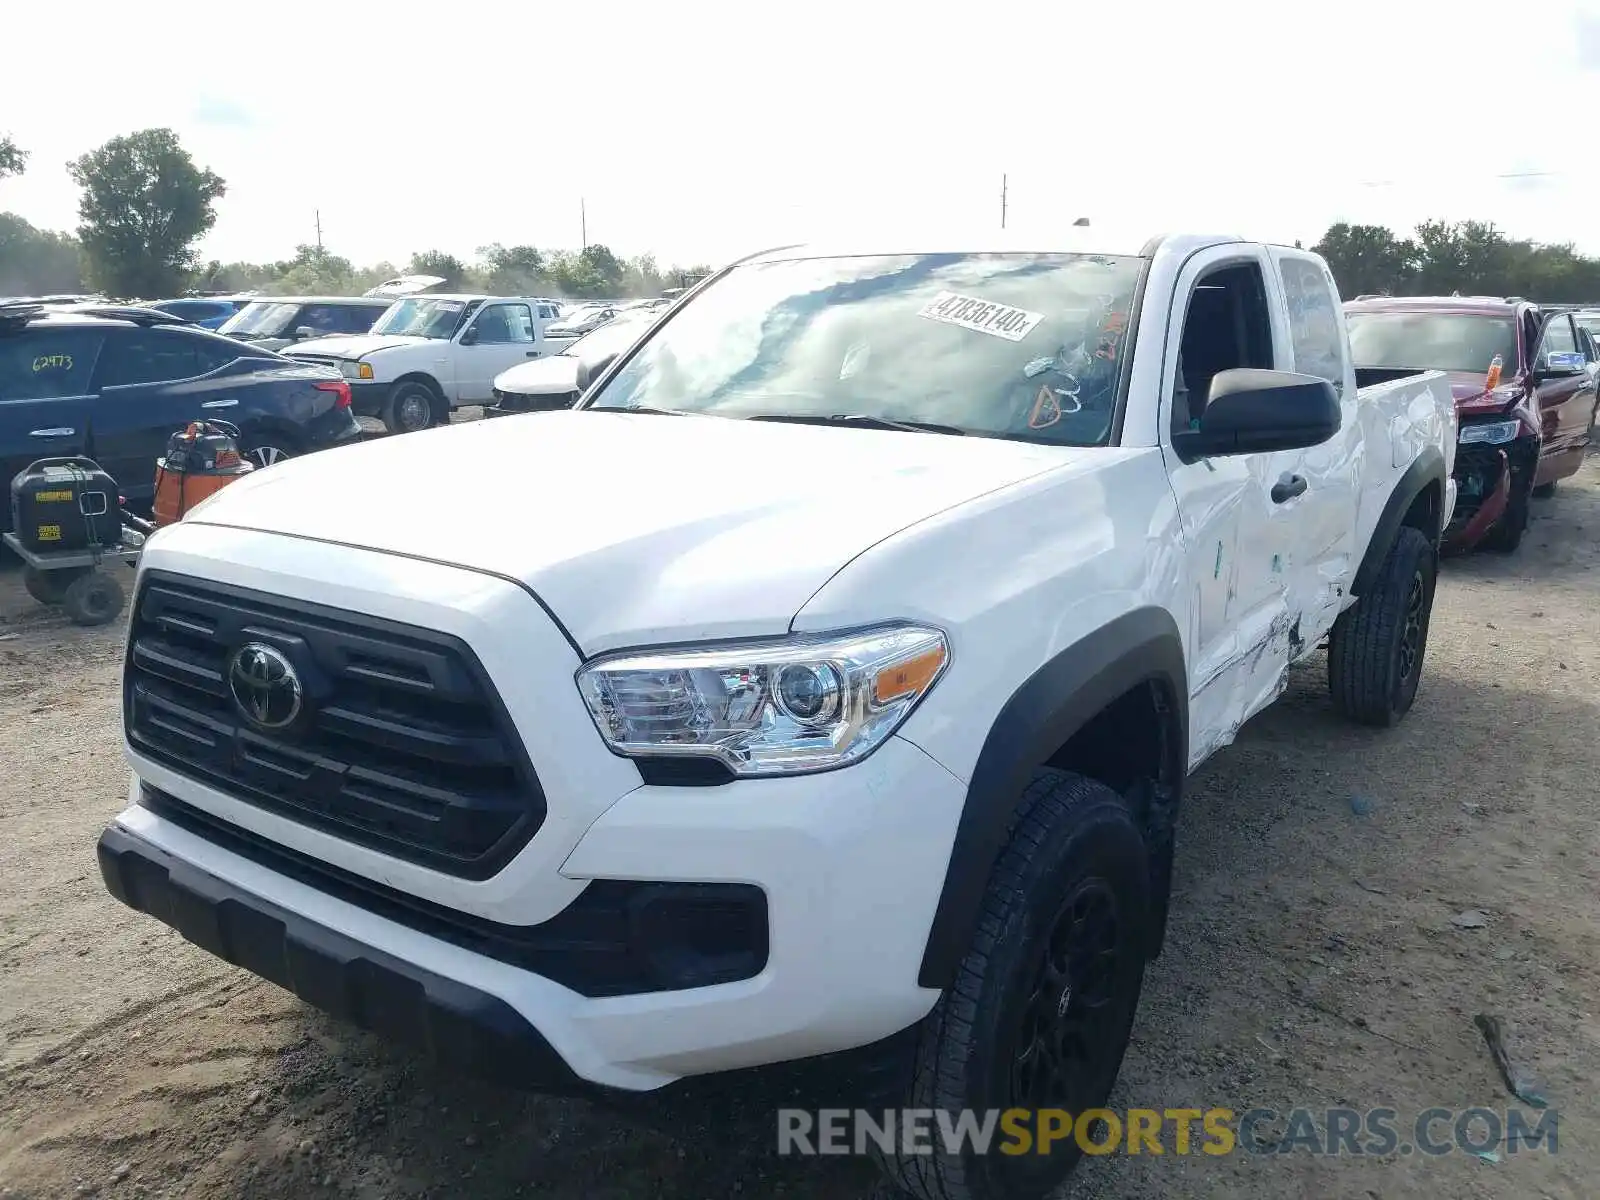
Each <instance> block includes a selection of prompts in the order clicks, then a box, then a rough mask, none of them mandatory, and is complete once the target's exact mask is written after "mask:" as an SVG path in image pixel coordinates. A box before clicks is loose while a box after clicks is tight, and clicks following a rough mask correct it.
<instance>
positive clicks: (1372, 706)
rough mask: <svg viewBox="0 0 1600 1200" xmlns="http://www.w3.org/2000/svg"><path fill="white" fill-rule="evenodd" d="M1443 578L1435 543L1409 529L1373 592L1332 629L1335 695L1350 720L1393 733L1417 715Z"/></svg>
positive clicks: (1331, 681) (1331, 677) (1330, 664)
mask: <svg viewBox="0 0 1600 1200" xmlns="http://www.w3.org/2000/svg"><path fill="white" fill-rule="evenodd" d="M1438 572H1439V556H1438V554H1437V553H1436V552H1435V550H1434V546H1433V543H1432V542H1431V541H1429V540H1428V537H1427V535H1426V534H1424V533H1423V532H1422V531H1421V530H1420V529H1414V528H1412V527H1411V526H1409V525H1403V526H1401V528H1400V533H1399V535H1398V536H1397V537H1396V538H1395V540H1394V545H1392V546H1390V547H1389V554H1388V556H1387V557H1386V558H1385V559H1384V560H1383V568H1382V569H1381V570H1380V571H1379V573H1378V577H1377V579H1375V580H1374V581H1373V583H1372V588H1371V590H1370V591H1368V592H1367V594H1366V595H1364V596H1362V597H1361V599H1360V600H1359V601H1358V602H1357V603H1356V605H1355V607H1354V608H1351V609H1348V610H1347V611H1345V612H1344V613H1342V614H1340V616H1339V619H1338V620H1337V621H1335V622H1334V623H1333V632H1332V633H1331V634H1330V635H1329V637H1328V691H1329V692H1330V693H1331V694H1332V696H1333V703H1334V707H1336V708H1338V709H1339V711H1340V712H1342V713H1343V714H1344V715H1345V716H1347V717H1349V718H1350V719H1351V720H1353V721H1358V722H1360V723H1361V724H1363V725H1373V726H1377V727H1380V728H1387V727H1388V726H1390V725H1393V724H1395V722H1397V721H1399V720H1400V718H1401V717H1403V716H1405V715H1406V713H1407V712H1408V711H1409V710H1410V708H1411V704H1412V701H1414V700H1415V699H1416V698H1417V684H1418V683H1419V682H1420V681H1421V679H1422V660H1423V657H1424V655H1425V654H1426V652H1427V649H1428V622H1429V619H1430V618H1431V617H1432V615H1433V592H1434V586H1435V584H1436V583H1437V581H1438Z"/></svg>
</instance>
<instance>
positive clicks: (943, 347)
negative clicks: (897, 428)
mask: <svg viewBox="0 0 1600 1200" xmlns="http://www.w3.org/2000/svg"><path fill="white" fill-rule="evenodd" d="M1144 262H1145V260H1144V259H1141V258H1137V257H1105V256H1102V255H1091V254H1048V255H1047V254H939V255H905V256H897V257H893V258H889V257H863V258H819V259H801V260H791V261H786V262H772V263H761V264H753V265H749V266H743V267H738V268H736V269H734V270H733V271H730V272H729V273H728V274H727V275H726V276H724V277H723V278H722V279H721V280H719V281H718V282H717V283H716V284H714V285H712V286H711V287H709V288H707V289H706V290H705V291H703V292H701V293H700V295H699V296H698V297H697V298H696V299H695V300H694V301H693V302H692V303H690V304H688V305H687V306H685V307H684V308H682V309H681V310H679V312H678V313H677V314H676V315H675V316H674V317H672V318H671V319H670V320H669V321H667V322H666V324H665V325H663V326H661V327H659V328H658V329H657V331H656V332H655V333H654V334H653V335H652V336H651V337H650V338H649V340H648V341H646V342H645V343H644V345H643V346H641V347H640V348H639V350H638V351H637V352H636V353H635V354H634V356H633V358H632V359H631V360H629V362H628V364H627V366H626V367H625V368H624V369H623V370H622V371H621V372H620V373H619V374H618V375H617V376H616V377H615V378H613V379H612V381H611V383H610V384H609V385H608V386H607V387H606V388H605V390H604V391H603V392H601V393H600V394H599V396H598V397H597V398H596V400H595V402H594V403H593V405H591V406H590V407H595V408H625V407H629V406H634V405H637V406H644V407H651V408H664V409H676V410H681V411H688V412H698V413H707V414H712V415H717V416H726V417H749V416H755V415H783V416H799V417H828V416H835V415H844V414H852V415H859V416H864V417H869V418H875V419H879V420H890V421H917V422H928V423H935V424H940V425H948V426H954V427H956V428H958V429H960V430H962V431H963V432H967V433H977V434H987V435H989V436H997V437H1010V438H1018V439H1023V440H1029V441H1040V442H1049V443H1055V444H1060V445H1069V446H1094V445H1100V444H1101V443H1103V442H1104V441H1105V440H1106V438H1107V437H1108V436H1109V434H1110V432H1111V422H1112V415H1113V410H1114V408H1115V405H1116V398H1117V384H1118V373H1119V368H1120V365H1121V362H1122V354H1123V351H1124V346H1123V337H1124V334H1125V332H1126V331H1127V329H1128V328H1129V327H1130V325H1131V323H1132V320H1133V312H1132V307H1133V293H1134V288H1135V286H1136V284H1137V283H1138V280H1139V276H1140V273H1141V271H1142V270H1143V267H1144Z"/></svg>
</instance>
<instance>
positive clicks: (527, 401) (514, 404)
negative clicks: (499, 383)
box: [483, 388, 580, 417]
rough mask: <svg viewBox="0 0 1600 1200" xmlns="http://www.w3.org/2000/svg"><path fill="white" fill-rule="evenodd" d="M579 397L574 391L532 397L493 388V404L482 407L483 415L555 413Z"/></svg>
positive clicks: (502, 415)
mask: <svg viewBox="0 0 1600 1200" xmlns="http://www.w3.org/2000/svg"><path fill="white" fill-rule="evenodd" d="M579 395H580V393H578V392H576V391H570V392H541V393H539V394H538V395H532V394H529V393H526V392H503V391H501V390H500V389H499V388H495V389H494V402H493V403H492V404H488V405H485V406H484V410H483V415H484V416H486V417H509V416H514V415H516V414H518V413H530V412H556V411H559V410H561V409H565V408H571V407H572V406H573V404H575V403H576V402H577V400H578V396H579Z"/></svg>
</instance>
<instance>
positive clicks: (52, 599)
mask: <svg viewBox="0 0 1600 1200" xmlns="http://www.w3.org/2000/svg"><path fill="white" fill-rule="evenodd" d="M88 570H89V568H88V567H70V568H64V569H62V570H59V571H41V570H39V568H38V567H27V566H25V567H23V568H22V586H23V588H24V590H26V591H27V593H28V595H30V596H32V597H33V598H34V599H35V600H37V601H38V602H39V603H40V604H44V605H54V604H60V603H61V595H62V593H63V592H65V591H66V590H67V585H68V584H69V583H71V582H72V581H73V580H74V579H77V578H78V577H79V576H80V575H83V574H85V573H86V572H87V571H88Z"/></svg>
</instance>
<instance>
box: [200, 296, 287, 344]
mask: <svg viewBox="0 0 1600 1200" xmlns="http://www.w3.org/2000/svg"><path fill="white" fill-rule="evenodd" d="M299 311H300V306H299V305H298V304H293V303H284V302H282V301H276V302H274V301H270V300H261V301H254V302H252V303H250V304H246V305H245V306H244V307H243V308H241V309H240V310H239V311H238V312H236V313H234V314H233V316H231V317H229V318H228V319H227V320H226V321H224V322H223V323H222V325H221V327H220V328H218V330H217V332H218V333H221V334H224V335H228V334H235V335H236V334H247V335H249V336H252V337H277V336H278V335H279V334H282V333H287V332H288V330H289V325H290V323H291V322H292V321H293V320H294V317H295V314H296V313H297V312H299Z"/></svg>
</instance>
